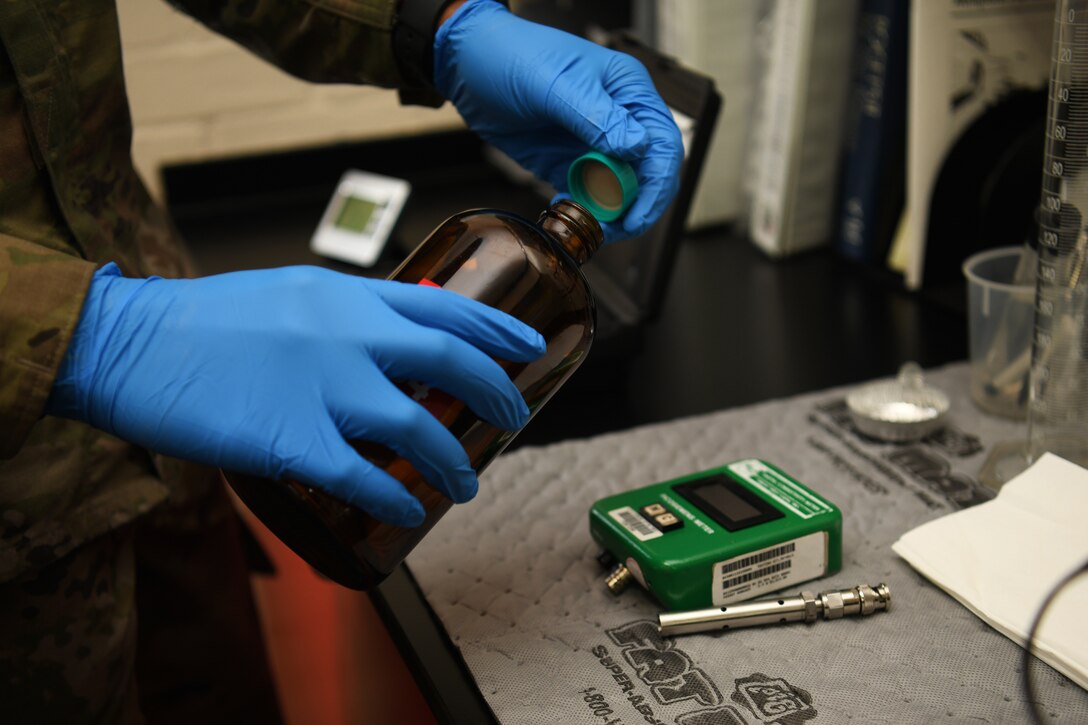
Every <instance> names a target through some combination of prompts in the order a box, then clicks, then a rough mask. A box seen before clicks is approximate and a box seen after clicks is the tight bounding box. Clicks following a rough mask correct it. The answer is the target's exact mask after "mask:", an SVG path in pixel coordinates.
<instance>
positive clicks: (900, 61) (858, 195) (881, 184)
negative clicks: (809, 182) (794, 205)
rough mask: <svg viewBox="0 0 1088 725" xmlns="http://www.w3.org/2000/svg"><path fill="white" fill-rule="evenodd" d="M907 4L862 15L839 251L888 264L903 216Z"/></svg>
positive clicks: (881, 0) (888, 4)
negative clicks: (890, 251) (896, 230)
mask: <svg viewBox="0 0 1088 725" xmlns="http://www.w3.org/2000/svg"><path fill="white" fill-rule="evenodd" d="M909 25H910V3H909V2H908V0H864V1H863V2H862V5H861V10H860V12H859V15H858V28H857V36H856V39H855V50H854V70H853V77H852V84H851V89H850V101H849V104H850V105H849V108H848V113H847V123H848V124H849V125H848V128H847V142H846V145H845V149H844V159H843V164H842V177H841V178H842V185H841V190H840V198H841V210H840V218H841V224H840V228H839V233H838V234H837V235H836V240H835V244H836V248H837V249H838V251H839V253H840V254H841V255H842V256H844V257H847V258H849V259H853V260H856V261H859V262H864V263H867V264H880V265H883V263H884V259H885V258H886V256H887V252H888V249H889V247H890V246H891V241H892V237H893V235H894V234H895V229H896V226H897V224H898V221H899V216H900V214H901V213H902V210H903V200H904V194H905V180H906V179H905V177H906V125H907V124H906V122H907V47H908V43H907V31H908V29H909Z"/></svg>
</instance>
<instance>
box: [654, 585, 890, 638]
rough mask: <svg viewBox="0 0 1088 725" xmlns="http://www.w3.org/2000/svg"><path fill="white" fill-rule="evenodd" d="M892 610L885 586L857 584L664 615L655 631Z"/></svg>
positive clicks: (679, 631) (730, 626) (680, 631)
mask: <svg viewBox="0 0 1088 725" xmlns="http://www.w3.org/2000/svg"><path fill="white" fill-rule="evenodd" d="M891 608H892V593H891V591H889V589H888V585H887V584H877V585H876V587H871V586H869V585H868V584H859V585H858V586H856V587H854V588H853V589H841V590H834V591H830V592H821V593H819V594H813V593H812V592H801V594H800V595H798V596H796V597H787V598H784V599H762V600H759V601H756V602H742V603H740V604H730V605H729V606H726V607H714V608H713V609H697V610H695V611H692V612H673V613H668V612H666V613H662V614H659V615H658V617H657V627H658V629H659V630H660V632H661V634H663V635H665V636H671V635H674V634H689V633H691V632H707V631H709V630H716V629H736V628H738V627H758V626H760V625H763V624H782V623H785V622H815V621H816V620H817V619H819V617H820V615H821V614H822V615H823V617H824V619H840V618H841V617H845V616H854V615H856V614H858V615H861V616H866V615H869V614H872V613H873V612H876V611H879V610H881V609H883V610H886V611H890V610H891Z"/></svg>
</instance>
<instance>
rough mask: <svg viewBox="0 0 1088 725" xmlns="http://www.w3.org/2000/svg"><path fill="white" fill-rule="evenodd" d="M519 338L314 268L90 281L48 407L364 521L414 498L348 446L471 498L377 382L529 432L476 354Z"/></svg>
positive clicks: (528, 354) (452, 297)
mask: <svg viewBox="0 0 1088 725" xmlns="http://www.w3.org/2000/svg"><path fill="white" fill-rule="evenodd" d="M543 351H544V341H543V339H542V338H541V337H540V335H539V334H537V333H536V331H534V330H532V329H531V328H529V327H528V326H526V325H523V324H522V323H520V322H518V321H516V320H514V319H513V318H511V317H509V316H507V315H506V314H504V313H502V312H499V311H498V310H495V309H492V308H490V307H487V306H486V305H483V304H480V303H478V302H475V301H473V300H470V299H468V298H466V297H463V296H461V295H458V294H455V293H452V292H446V291H444V290H441V289H433V288H428V287H424V286H416V285H410V284H404V283H400V282H386V281H377V280H367V279H361V278H357V277H352V276H348V275H344V274H338V273H335V272H331V271H328V270H322V269H319V268H313V267H292V268H284V269H274V270H261V271H254V272H236V273H232V274H223V275H218V276H214V277H206V278H202V279H191V280H166V279H160V278H158V277H152V278H149V279H126V278H124V277H122V276H120V271H119V270H118V268H117V266H116V265H114V264H109V265H107V266H105V267H103V268H102V269H100V270H99V271H98V272H97V273H96V274H95V276H94V279H93V281H92V283H91V287H90V291H89V293H88V295H87V298H86V300H85V302H84V307H83V311H82V313H81V316H80V321H79V324H78V325H77V328H76V332H75V335H74V336H73V339H72V341H71V344H70V345H69V348H68V351H67V353H66V355H65V358H64V360H63V361H62V364H61V368H60V371H59V374H58V377H57V381H56V382H55V384H54V387H53V391H52V395H51V397H50V401H49V404H48V407H47V412H49V413H51V414H54V415H61V416H65V417H69V418H75V419H78V420H82V421H85V422H87V423H89V424H91V425H93V426H95V427H97V428H100V429H102V430H105V431H107V432H109V433H112V434H114V435H117V436H119V437H120V438H123V439H125V440H128V441H131V442H133V443H136V444H139V445H142V446H145V447H147V448H149V449H152V450H155V451H158V452H160V453H164V454H167V455H171V456H175V457H178V458H185V459H188V460H193V461H197V462H200V463H205V464H209V465H214V466H221V467H223V468H227V469H230V470H235V471H238V472H241V473H249V474H252V475H257V476H265V477H268V478H272V479H280V478H284V477H290V478H294V479H296V480H298V481H301V482H304V483H307V484H309V485H313V486H317V487H319V488H321V489H323V490H325V491H327V492H328V493H330V494H332V495H333V496H335V497H336V498H339V499H341V500H343V501H346V502H348V503H350V504H353V505H355V506H358V507H359V508H362V509H364V510H366V511H368V512H370V513H371V514H372V515H374V516H375V517H377V518H379V519H381V520H383V521H387V522H389V523H393V524H397V525H401V526H415V525H418V524H420V523H422V521H423V518H424V511H423V507H422V505H421V504H420V503H419V501H418V500H417V499H416V498H415V497H413V496H412V495H411V494H409V493H408V491H407V490H405V488H404V487H403V486H402V485H401V484H400V483H399V482H398V481H396V480H395V479H393V478H392V477H391V476H389V475H388V474H386V473H385V472H384V471H382V470H380V469H378V468H376V467H374V466H373V465H371V464H370V463H369V462H367V461H366V460H365V459H364V458H362V457H361V456H360V455H359V454H358V453H357V452H356V451H355V450H354V449H353V448H352V447H351V446H350V445H348V443H347V440H366V441H371V442H376V443H380V444H384V445H386V446H388V447H389V448H391V449H393V450H395V451H396V452H397V453H399V454H401V455H403V456H404V457H405V458H407V459H408V460H409V461H411V462H412V464H413V465H414V466H415V467H416V468H417V469H418V470H419V471H420V473H422V474H423V475H424V476H425V477H426V479H427V481H428V482H429V483H430V484H431V485H433V486H435V487H436V488H437V489H439V490H440V491H442V493H444V494H445V495H446V496H448V497H449V498H450V499H452V500H454V501H457V502H462V501H466V500H468V499H470V498H472V497H473V496H474V495H475V494H476V489H477V481H476V473H475V471H473V469H472V467H471V466H470V465H469V459H468V455H467V454H466V453H465V450H464V448H463V447H462V446H461V444H460V443H459V442H458V441H457V439H456V438H454V437H453V435H452V434H451V433H450V432H449V431H448V430H446V428H445V427H443V426H442V424H441V423H439V422H438V421H437V420H436V419H435V418H434V417H433V416H432V415H431V414H430V413H428V412H427V411H426V410H425V409H424V408H423V407H422V406H420V405H419V404H418V403H416V402H414V401H412V400H411V399H410V398H409V397H408V396H407V395H405V394H404V393H402V392H401V391H400V390H399V389H398V388H397V387H396V386H395V385H394V383H393V382H391V381H392V380H416V381H421V382H424V383H427V384H430V385H433V386H434V387H436V388H438V389H440V390H443V391H445V392H447V393H449V394H451V395H453V396H454V397H455V398H458V399H459V400H462V401H464V402H465V403H466V404H468V406H469V407H470V408H471V409H472V410H473V411H474V412H476V414H477V415H479V416H480V417H482V418H484V419H485V420H487V421H488V422H490V423H492V424H494V425H497V426H500V427H502V428H505V429H510V430H512V429H516V428H519V427H521V426H522V425H524V424H525V422H526V421H527V420H528V416H529V410H528V408H527V407H526V405H525V401H524V399H523V398H522V397H521V394H520V393H519V392H518V390H517V388H515V387H514V384H513V383H512V382H511V381H510V378H509V377H508V376H507V375H506V373H505V372H504V371H503V370H502V368H500V367H499V366H498V364H497V363H496V362H495V361H494V360H492V359H491V358H490V357H488V356H489V355H493V356H495V357H498V358H503V359H506V360H511V361H529V360H533V359H535V358H537V357H539V356H540V355H541V354H542V353H543Z"/></svg>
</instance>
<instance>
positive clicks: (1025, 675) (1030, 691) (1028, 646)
mask: <svg viewBox="0 0 1088 725" xmlns="http://www.w3.org/2000/svg"><path fill="white" fill-rule="evenodd" d="M1086 572H1088V561H1086V562H1084V563H1083V564H1081V565H1080V566H1079V567H1077V568H1076V569H1074V570H1073V571H1071V572H1069V574H1067V575H1066V576H1065V578H1063V579H1062V580H1061V581H1060V582H1058V584H1057V585H1056V586H1055V587H1054V588H1053V589H1051V590H1050V593H1049V594H1047V595H1046V599H1044V600H1043V604H1042V606H1040V607H1039V611H1038V612H1036V614H1035V620H1034V621H1033V622H1032V623H1031V627H1030V628H1029V629H1028V636H1027V641H1026V642H1025V643H1024V656H1023V660H1022V663H1021V664H1022V667H1021V672H1020V679H1021V683H1022V686H1023V689H1024V695H1025V701H1026V702H1027V706H1028V712H1029V713H1031V720H1032V722H1034V723H1036V724H1037V725H1043V714H1042V713H1041V712H1040V711H1039V702H1038V698H1037V697H1036V696H1035V688H1034V686H1033V685H1032V683H1031V658H1032V657H1033V656H1034V651H1033V649H1034V648H1033V645H1034V643H1035V635H1036V633H1037V632H1038V630H1039V625H1040V624H1041V623H1042V621H1043V617H1044V616H1045V615H1046V611H1047V609H1049V608H1050V605H1051V604H1053V603H1054V600H1055V599H1057V597H1058V595H1059V594H1060V593H1061V592H1062V590H1063V589H1065V588H1066V587H1067V586H1068V585H1069V583H1070V582H1072V581H1073V580H1074V579H1076V578H1077V577H1079V576H1081V575H1082V574H1084V573H1086Z"/></svg>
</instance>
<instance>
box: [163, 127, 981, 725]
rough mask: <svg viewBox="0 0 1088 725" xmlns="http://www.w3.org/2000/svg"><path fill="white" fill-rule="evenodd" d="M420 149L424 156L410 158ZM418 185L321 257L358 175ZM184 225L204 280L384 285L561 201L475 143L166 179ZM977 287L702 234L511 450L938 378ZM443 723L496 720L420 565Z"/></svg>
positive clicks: (395, 581) (428, 649)
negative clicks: (476, 226) (921, 285)
mask: <svg viewBox="0 0 1088 725" xmlns="http://www.w3.org/2000/svg"><path fill="white" fill-rule="evenodd" d="M406 151H411V153H406ZM350 167H355V168H363V169H368V170H372V171H376V172H379V173H387V174H392V175H397V176H401V177H402V178H408V179H409V181H411V182H412V184H413V193H412V196H411V199H410V200H409V203H408V205H407V206H406V208H405V210H404V213H403V215H402V221H401V222H400V223H399V224H398V227H397V231H396V234H395V237H394V239H393V240H392V241H391V242H390V244H389V245H388V248H387V252H386V254H384V255H383V258H382V259H381V260H380V261H379V263H378V264H377V265H376V266H375V268H373V269H371V270H366V271H365V272H363V271H360V270H354V269H351V268H349V267H346V266H342V265H339V264H337V263H333V262H329V261H328V260H324V259H321V258H319V257H317V256H316V255H314V254H313V253H312V252H310V251H309V248H308V245H309V238H310V235H311V234H312V232H313V229H314V227H315V226H316V224H317V222H318V220H319V219H320V216H321V213H322V211H323V209H324V205H325V204H326V203H327V201H328V199H329V197H330V195H331V193H332V190H333V188H334V186H335V183H336V180H337V179H338V178H339V175H340V172H341V171H342V170H343V169H345V168H350ZM165 182H166V183H165V187H166V189H167V194H168V196H169V199H170V203H169V206H170V210H171V212H172V214H173V216H174V220H175V223H176V224H177V226H178V227H179V229H180V230H181V232H182V234H183V236H184V237H185V238H186V239H187V241H188V243H189V245H190V248H191V250H192V252H193V255H194V258H195V259H196V262H197V264H198V267H199V270H200V272H201V273H203V274H210V273H216V272H225V271H231V270H236V269H247V268H259V267H271V266H282V265H289V264H319V265H324V266H330V267H333V268H336V269H341V270H343V271H349V272H354V273H365V274H369V275H381V276H384V275H385V274H387V273H388V272H389V271H391V270H392V268H393V267H394V266H395V265H396V264H397V263H398V261H399V259H400V258H402V257H403V255H404V254H405V253H406V251H407V250H408V249H410V248H411V247H413V246H414V243H415V242H418V241H419V240H421V239H423V237H424V236H426V234H427V233H428V232H429V231H430V230H431V229H432V228H433V227H434V226H436V225H437V224H438V223H439V222H440V221H441V220H442V219H444V218H445V217H446V216H448V215H450V214H452V213H455V212H457V211H460V210H462V209H466V208H473V207H495V208H502V209H508V210H510V211H514V212H519V213H523V214H525V215H526V216H529V217H535V215H536V213H538V212H539V210H540V208H541V207H542V203H543V200H542V198H541V197H540V196H539V194H538V193H537V192H535V191H533V190H532V189H529V188H526V187H521V186H519V185H517V184H514V183H512V182H510V181H509V180H508V179H506V177H504V176H503V175H502V174H501V173H499V172H498V171H497V170H495V169H494V168H493V167H490V166H489V165H488V164H486V163H485V162H484V161H483V160H482V159H481V157H480V149H479V146H478V145H477V144H475V142H473V141H472V140H471V139H467V138H466V137H465V136H464V135H462V134H456V133H454V134H449V135H438V136H435V137H428V138H423V139H408V140H401V141H393V142H387V143H381V144H373V143H372V144H359V145H353V146H339V147H334V148H330V149H317V150H312V151H309V152H299V153H291V154H281V155H278V156H272V157H262V158H258V159H241V160H235V161H226V162H220V163H213V164H201V165H194V166H190V167H177V168H174V169H170V170H167V172H166V173H165ZM964 294H965V293H964V289H963V286H962V285H961V284H952V285H946V286H945V287H943V288H940V289H934V290H925V291H922V292H908V291H905V290H904V289H903V287H902V284H901V282H900V280H899V279H898V278H897V277H894V276H892V275H889V274H887V273H884V272H879V271H873V270H867V269H863V268H860V267H858V266H856V265H853V264H851V263H848V262H846V261H844V260H842V259H840V258H838V257H837V256H836V255H835V254H834V253H833V251H832V250H831V249H830V248H822V249H818V250H813V251H810V252H806V253H803V254H800V255H797V256H794V257H789V258H786V259H782V260H772V259H770V258H768V257H767V256H766V255H764V254H763V253H761V252H760V251H758V250H757V249H756V248H754V247H753V246H752V245H751V244H750V243H749V242H748V241H747V240H746V239H745V237H744V235H743V233H742V232H741V231H740V230H737V229H734V228H731V227H721V228H714V229H707V230H701V231H696V232H692V233H690V234H689V235H688V237H687V238H686V239H684V240H683V241H682V243H681V245H680V247H679V251H678V256H677V261H676V265H675V267H674V270H673V273H672V276H671V280H670V282H669V286H668V289H667V292H666V295H665V299H664V302H663V306H662V309H661V310H660V311H659V314H658V315H657V317H656V319H654V320H652V321H651V322H649V323H648V324H647V325H646V326H645V327H644V329H642V330H641V331H640V333H639V338H640V340H639V345H638V346H637V348H636V349H634V350H632V351H630V352H629V353H627V354H625V355H624V356H622V357H621V358H619V359H617V358H616V357H615V356H608V355H602V356H601V357H600V358H599V359H598V358H595V355H594V353H595V352H596V350H594V351H591V354H590V356H589V357H588V358H587V360H586V362H585V363H584V364H583V366H582V367H581V369H580V370H579V371H578V373H577V374H576V375H575V376H574V377H573V378H572V379H571V380H570V381H569V382H568V383H567V385H566V386H565V387H564V388H563V389H562V390H560V391H559V393H557V394H556V396H555V397H554V398H553V399H552V400H551V401H550V402H549V403H548V405H547V407H546V408H544V409H543V410H541V411H540V412H539V413H538V414H537V416H536V417H535V418H534V420H533V422H532V424H531V425H530V426H528V427H527V428H526V429H525V430H524V431H523V432H522V433H521V434H520V435H519V436H518V438H517V439H516V440H515V442H514V444H513V445H512V446H511V448H516V447H518V446H524V445H546V444H548V443H552V442H556V441H560V440H565V439H570V438H582V437H587V436H592V435H595V434H599V433H605V432H609V431H616V430H624V429H628V428H631V427H633V426H636V425H641V424H646V423H652V422H658V421H666V420H672V419H675V418H678V417H683V416H687V415H693V414H698V413H705V412H710V411H714V410H720V409H724V408H729V407H734V406H738V405H745V404H750V403H756V402H760V401H764V400H768V399H772V398H781V397H786V396H790V395H795V394H798V393H803V392H808V391H813V390H820V389H824V388H828V387H832V386H837V385H845V384H850V383H856V382H861V381H865V380H869V379H872V378H875V377H881V376H888V375H893V374H894V373H895V372H896V370H897V369H898V368H899V366H900V365H901V364H902V363H904V362H907V361H915V362H917V363H919V364H920V365H922V366H923V367H933V366H938V365H942V364H945V363H948V362H952V361H956V360H962V359H964V358H965V357H966V355H967V344H966V342H967V328H966V313H965V300H964ZM371 598H372V599H373V601H374V602H375V605H376V606H377V608H378V609H379V611H380V612H381V613H382V616H383V619H384V621H385V622H386V625H387V626H388V628H389V630H390V633H391V635H392V636H393V638H394V640H395V641H396V642H397V644H398V646H399V647H400V649H401V652H402V654H403V655H404V658H405V661H406V662H407V663H408V665H409V667H410V668H412V670H413V674H414V675H415V677H416V679H417V681H418V683H419V685H420V687H421V690H422V691H423V693H424V695H425V696H426V697H427V699H428V702H429V703H430V705H431V707H432V709H433V711H434V713H435V715H436V717H437V718H438V719H439V721H449V722H475V721H480V722H488V721H493V716H492V715H491V712H490V709H489V708H488V707H487V705H486V703H485V701H484V700H483V697H482V696H481V695H480V694H479V692H478V691H477V689H476V688H475V687H474V685H473V683H472V679H471V676H470V675H469V674H468V670H467V668H466V667H465V665H464V663H463V661H462V660H461V658H460V656H459V655H458V654H457V651H456V649H455V648H454V647H453V646H452V644H451V643H450V642H449V640H448V638H447V637H446V634H445V632H444V630H443V629H442V627H441V625H440V624H439V623H438V621H437V619H436V618H435V616H434V614H433V612H431V611H430V608H429V607H428V605H427V603H426V601H425V600H424V599H423V597H422V596H421V595H420V593H419V590H418V588H417V587H416V586H415V583H414V581H413V580H412V578H411V575H410V572H409V571H407V570H406V569H405V568H404V567H401V568H400V569H398V570H397V571H396V572H395V573H394V574H393V575H392V576H391V577H390V578H389V579H388V580H386V582H385V583H384V584H382V585H381V586H380V587H379V588H378V589H377V590H376V591H374V592H372V593H371Z"/></svg>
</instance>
